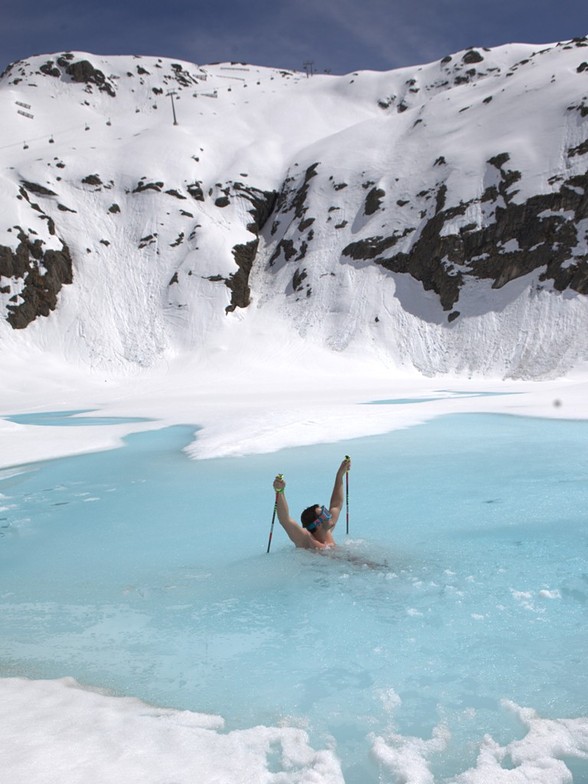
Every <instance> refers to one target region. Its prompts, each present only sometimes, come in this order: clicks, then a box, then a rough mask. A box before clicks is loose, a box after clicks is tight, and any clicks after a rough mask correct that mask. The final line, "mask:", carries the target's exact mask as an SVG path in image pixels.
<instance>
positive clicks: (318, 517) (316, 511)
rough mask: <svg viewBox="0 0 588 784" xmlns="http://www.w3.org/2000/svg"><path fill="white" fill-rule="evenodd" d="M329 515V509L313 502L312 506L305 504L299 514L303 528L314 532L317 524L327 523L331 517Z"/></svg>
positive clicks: (317, 526)
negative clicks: (304, 507)
mask: <svg viewBox="0 0 588 784" xmlns="http://www.w3.org/2000/svg"><path fill="white" fill-rule="evenodd" d="M331 516H332V515H331V513H330V512H329V510H328V509H326V508H325V507H324V506H320V504H313V505H312V506H307V507H306V509H305V510H304V511H303V512H302V514H301V515H300V522H301V523H302V527H303V528H306V530H307V531H309V532H310V533H314V532H315V531H316V530H317V528H319V526H321V525H322V524H323V523H327V522H328V521H329V520H330V519H331Z"/></svg>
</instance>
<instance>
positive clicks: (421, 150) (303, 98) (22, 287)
mask: <svg viewBox="0 0 588 784" xmlns="http://www.w3.org/2000/svg"><path fill="white" fill-rule="evenodd" d="M171 91H173V93H174V95H173V96H170V95H168V93H169V92H171ZM172 99H173V110H174V111H175V114H176V116H177V120H178V124H177V125H174V124H173V115H172ZM0 105H1V107H2V114H3V117H4V118H6V119H5V122H4V123H3V126H2V128H1V129H0V177H1V180H0V182H1V186H0V199H1V206H2V213H1V215H2V219H1V220H0V275H1V279H0V312H1V314H2V320H1V321H0V341H1V344H2V350H3V351H17V352H25V353H26V350H27V347H28V346H34V347H36V348H39V347H41V348H44V349H48V350H51V351H53V352H56V353H57V354H59V355H61V356H65V357H66V358H67V359H68V360H69V361H72V362H76V363H77V362H82V363H84V364H90V365H93V366H96V365H97V366H117V367H127V366H129V365H140V366H149V365H153V364H157V363H158V362H159V361H161V360H162V359H169V358H173V357H175V356H178V355H179V356H182V354H183V352H185V351H189V352H191V353H194V352H196V351H202V352H204V353H206V352H207V351H216V350H218V348H219V347H223V348H225V349H228V350H229V351H230V349H231V347H234V348H235V350H238V351H239V352H242V351H246V352H247V351H249V352H250V353H251V355H252V356H255V355H256V352H259V350H260V344H261V342H262V341H265V343H267V344H268V345H269V346H270V349H269V350H270V353H271V346H272V343H273V342H275V341H278V340H279V341H284V340H287V341H289V342H292V344H293V345H294V343H298V344H300V345H302V346H303V345H305V344H306V345H307V344H308V343H309V342H312V343H313V344H316V345H317V346H326V347H328V348H330V349H333V350H336V351H342V350H351V351H355V352H363V353H367V354H373V355H374V356H375V357H377V358H379V359H381V360H383V361H384V362H387V363H389V364H393V365H395V366H405V367H416V368H417V369H419V370H420V371H421V372H424V373H427V374H434V373H438V372H448V371H452V370H458V371H460V372H468V373H485V374H496V373H498V374H501V375H507V376H525V377H545V376H553V375H558V374H561V373H563V372H565V371H566V370H568V369H570V368H571V367H573V366H574V365H575V364H577V363H578V362H580V361H582V360H584V359H587V358H588V331H587V330H586V325H587V323H588V300H587V297H586V295H587V294H588V196H587V188H588V41H587V40H586V39H578V40H574V41H572V42H569V43H564V44H557V45H553V46H548V47H544V48H542V49H537V48H536V47H531V46H525V45H512V46H505V47H500V48H498V49H494V50H478V49H472V50H468V51H465V52H460V53H457V54H455V55H453V56H451V57H447V58H444V59H443V60H442V61H440V62H435V63H430V64H428V65H424V66H421V67H417V68H407V69H401V70H397V71H391V72H387V73H374V72H361V73H356V74H349V75H346V76H326V75H321V76H314V77H312V78H306V76H304V75H301V74H298V73H294V72H287V71H277V70H272V69H267V68H258V67H253V66H246V65H240V64H219V65H206V66H197V65H193V64H190V63H183V62H178V63H174V62H172V61H169V60H163V59H158V58H148V57H141V58H139V57H110V58H101V57H97V56H95V55H90V54H86V53H64V54H60V55H52V56H39V57H33V58H30V59H28V60H25V61H21V62H19V63H16V64H14V65H13V66H11V67H9V68H8V69H7V71H6V72H5V73H4V74H3V76H2V78H1V79H0ZM28 115H32V116H28ZM300 338H301V339H302V340H303V341H304V343H300ZM249 343H250V345H249ZM280 345H283V344H282V343H281V344H280Z"/></svg>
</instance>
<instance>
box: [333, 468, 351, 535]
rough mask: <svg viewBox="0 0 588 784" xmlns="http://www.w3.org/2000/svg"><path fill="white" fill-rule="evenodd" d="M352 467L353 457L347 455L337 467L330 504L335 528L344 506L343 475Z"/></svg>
mask: <svg viewBox="0 0 588 784" xmlns="http://www.w3.org/2000/svg"><path fill="white" fill-rule="evenodd" d="M350 468H351V459H350V458H349V457H346V458H345V460H343V462H342V463H341V465H340V466H339V468H338V469H337V474H336V476H335V485H334V487H333V492H332V494H331V503H330V505H329V512H330V513H331V514H332V515H333V517H332V519H331V527H332V528H334V527H335V524H336V523H337V520H338V519H339V515H340V514H341V509H342V508H343V502H344V500H345V498H344V492H343V477H344V476H345V474H346V473H347V472H348V471H349V469H350Z"/></svg>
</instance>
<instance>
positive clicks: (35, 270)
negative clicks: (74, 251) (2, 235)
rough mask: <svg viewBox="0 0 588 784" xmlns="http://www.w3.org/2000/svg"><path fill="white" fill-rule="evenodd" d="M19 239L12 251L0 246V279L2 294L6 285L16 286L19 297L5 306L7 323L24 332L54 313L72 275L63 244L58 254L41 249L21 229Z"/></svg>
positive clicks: (69, 258) (66, 249) (70, 262)
mask: <svg viewBox="0 0 588 784" xmlns="http://www.w3.org/2000/svg"><path fill="white" fill-rule="evenodd" d="M18 238H19V244H18V246H17V247H16V249H15V250H12V249H11V248H9V247H6V246H4V245H0V279H1V283H2V289H3V290H6V289H7V288H9V285H7V281H10V280H12V281H13V282H14V283H18V290H19V294H18V295H15V296H14V297H12V298H11V300H13V301H11V302H9V303H8V305H7V306H6V312H7V316H6V320H7V321H8V323H9V324H10V326H11V327H13V329H24V328H25V327H27V326H28V325H29V324H30V323H31V322H32V321H34V320H35V319H36V318H37V317H38V316H48V315H49V313H50V312H51V311H52V310H55V307H56V305H57V295H58V294H59V292H60V290H61V288H62V286H63V285H65V284H69V283H72V281H73V274H72V261H71V255H70V252H69V248H68V247H67V245H66V244H65V243H63V242H62V248H61V250H49V249H44V248H43V242H42V240H40V239H34V240H32V239H31V238H30V237H29V236H28V235H27V234H25V233H24V231H23V230H22V229H21V230H20V231H19V235H18Z"/></svg>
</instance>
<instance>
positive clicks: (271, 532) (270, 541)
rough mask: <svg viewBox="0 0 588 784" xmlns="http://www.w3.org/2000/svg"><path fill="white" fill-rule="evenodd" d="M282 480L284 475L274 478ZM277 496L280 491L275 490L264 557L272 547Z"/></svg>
mask: <svg viewBox="0 0 588 784" xmlns="http://www.w3.org/2000/svg"><path fill="white" fill-rule="evenodd" d="M283 478H284V474H278V475H277V477H276V479H283ZM279 495H280V491H279V490H276V501H275V503H274V513H273V515H272V525H271V528H270V532H269V539H268V542H267V550H266V555H267V553H269V551H270V547H271V546H272V536H273V533H274V523H275V521H276V512H277V511H278V496H279Z"/></svg>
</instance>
